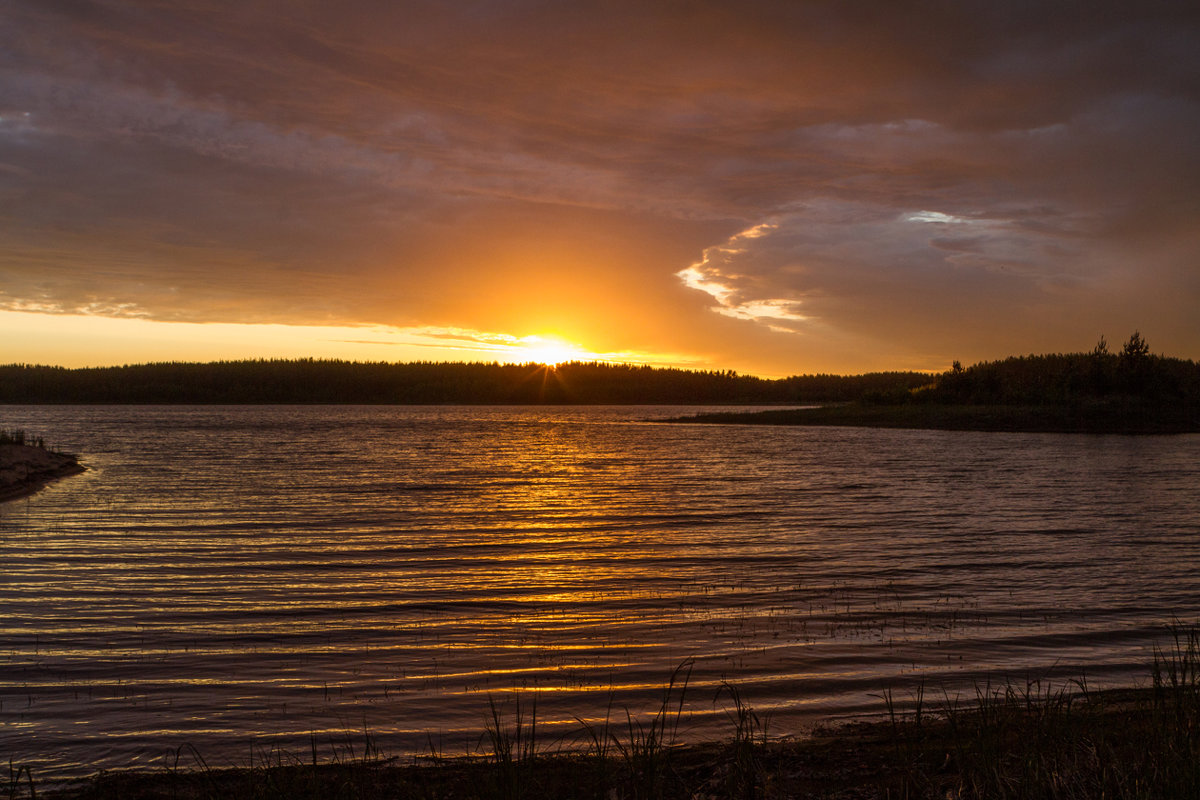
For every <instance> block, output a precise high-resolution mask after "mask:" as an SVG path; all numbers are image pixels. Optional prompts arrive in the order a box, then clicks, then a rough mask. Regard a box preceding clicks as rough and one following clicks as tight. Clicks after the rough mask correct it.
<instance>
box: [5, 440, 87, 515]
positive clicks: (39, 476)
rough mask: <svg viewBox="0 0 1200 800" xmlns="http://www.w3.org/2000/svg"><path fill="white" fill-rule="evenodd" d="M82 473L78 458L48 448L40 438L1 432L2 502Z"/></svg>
mask: <svg viewBox="0 0 1200 800" xmlns="http://www.w3.org/2000/svg"><path fill="white" fill-rule="evenodd" d="M83 470H84V468H83V466H82V465H81V464H80V463H79V459H78V458H77V457H76V456H74V455H72V454H70V453H60V452H58V451H56V450H50V449H47V448H46V444H45V442H44V441H43V440H42V439H40V438H37V439H32V438H30V437H28V436H27V435H26V434H25V432H24V431H0V501H4V500H12V499H14V498H17V497H24V496H25V495H27V494H32V493H33V492H36V491H37V490H38V489H40V488H42V487H43V486H45V485H46V484H47V483H49V482H50V481H52V480H55V479H57V478H64V477H66V476H68V475H76V474H78V473H80V472H83Z"/></svg>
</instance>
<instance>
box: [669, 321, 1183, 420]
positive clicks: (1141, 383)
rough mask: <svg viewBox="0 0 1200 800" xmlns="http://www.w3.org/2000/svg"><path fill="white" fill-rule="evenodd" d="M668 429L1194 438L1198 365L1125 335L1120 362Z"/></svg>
mask: <svg viewBox="0 0 1200 800" xmlns="http://www.w3.org/2000/svg"><path fill="white" fill-rule="evenodd" d="M668 421H669V422H702V423H718V424H755V425H840V426H855V427H870V428H918V429H934V430H963V431H1012V432H1030V433H1042V432H1053V433H1110V434H1170V433H1198V432H1200V365H1197V364H1196V363H1195V362H1193V361H1187V360H1183V359H1179V358H1168V357H1165V356H1157V355H1152V354H1151V353H1150V348H1149V346H1148V345H1147V344H1146V341H1145V340H1144V339H1143V338H1142V337H1141V335H1140V334H1139V333H1138V332H1136V331H1135V332H1134V333H1133V335H1132V336H1131V337H1130V338H1129V341H1127V342H1126V343H1125V345H1124V346H1123V347H1122V349H1121V352H1120V353H1110V352H1109V351H1108V344H1107V342H1106V341H1105V340H1104V338H1103V337H1101V339H1100V341H1099V343H1097V345H1096V347H1095V349H1094V350H1092V352H1090V353H1071V354H1053V355H1040V356H1039V355H1029V356H1019V357H1011V358H1007V359H1003V360H1001V361H991V362H984V363H979V364H975V365H973V366H970V367H967V368H963V366H962V365H961V364H960V363H958V362H957V361H956V362H954V365H953V367H952V368H951V369H950V370H949V371H948V372H945V373H942V374H941V375H931V376H930V379H929V381H928V382H927V383H926V384H924V385H921V386H917V387H912V386H908V385H904V384H897V385H896V386H894V387H892V388H890V389H886V390H882V391H880V390H874V391H869V392H866V393H864V394H863V395H861V396H860V397H859V398H858V399H856V400H853V401H850V402H845V403H836V404H830V405H815V406H811V407H808V408H790V409H777V410H770V411H759V412H722V413H713V414H699V415H693V416H687V417H676V418H674V419H671V420H668Z"/></svg>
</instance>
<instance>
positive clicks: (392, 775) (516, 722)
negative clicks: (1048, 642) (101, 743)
mask: <svg viewBox="0 0 1200 800" xmlns="http://www.w3.org/2000/svg"><path fill="white" fill-rule="evenodd" d="M691 668H692V664H691V662H690V661H687V662H684V663H683V664H681V665H680V666H679V667H678V668H676V670H675V672H674V673H673V674H672V675H671V676H670V679H669V680H668V681H667V683H666V685H665V686H664V688H663V693H662V698H661V701H660V702H659V703H658V706H657V709H656V710H655V711H654V713H652V714H650V715H649V716H648V717H643V718H641V719H638V718H637V717H635V715H633V714H632V712H629V711H627V712H626V717H625V723H624V725H614V724H612V721H611V718H612V714H611V708H610V713H609V715H607V716H606V718H605V720H604V721H603V723H599V724H591V725H588V724H584V726H583V727H584V734H583V736H584V738H583V741H584V742H585V744H586V746H585V747H584V748H583V749H579V748H578V747H576V748H574V749H572V748H570V747H569V746H568V745H566V744H564V743H563V742H562V741H559V742H544V741H542V740H540V739H539V738H538V737H539V730H538V718H537V709H536V698H534V699H532V700H531V702H530V704H529V705H525V704H524V703H523V702H522V699H521V698H520V697H516V698H514V699H513V700H512V701H510V702H507V703H504V704H501V703H497V702H496V701H494V700H492V701H490V702H489V713H488V720H487V722H486V725H485V727H486V729H487V732H486V733H485V741H486V743H487V751H485V752H484V753H483V754H482V755H481V756H476V757H471V758H465V759H464V758H448V759H447V758H438V757H436V756H431V757H428V758H426V759H424V761H423V762H422V763H420V764H418V763H416V762H414V763H412V764H407V765H406V764H401V763H399V761H398V760H397V759H395V758H392V759H387V758H383V757H382V755H381V754H380V753H379V751H378V749H377V748H376V747H375V746H374V744H373V742H372V739H371V737H370V735H369V734H366V738H365V745H364V746H363V747H362V748H361V749H359V748H357V747H355V746H348V747H347V748H346V750H345V753H344V754H343V755H342V756H335V758H334V760H333V761H332V762H324V763H318V760H317V758H316V748H315V744H314V747H313V756H312V759H311V763H304V760H302V759H299V758H295V757H292V756H288V755H287V754H284V753H281V752H278V751H271V752H269V753H265V754H263V753H260V754H259V755H258V756H257V757H254V758H252V760H251V763H250V764H248V765H247V766H245V767H242V768H238V769H230V770H214V769H211V768H210V767H209V765H208V764H207V763H206V762H205V761H204V759H203V757H202V756H201V755H200V754H199V753H198V752H196V751H195V750H194V749H192V748H181V749H180V750H179V751H178V752H177V754H176V763H175V765H174V767H173V768H172V769H170V770H167V771H166V772H165V774H158V775H146V774H141V775H139V774H136V773H109V774H104V775H100V776H97V777H96V778H93V779H92V780H91V781H90V782H89V783H88V784H87V785H85V786H83V787H80V788H78V789H76V790H72V791H71V792H70V793H69V794H66V795H59V796H63V797H66V796H69V797H77V798H82V799H83V800H109V799H110V798H122V800H125V798H130V800H137V799H143V800H144V799H146V798H164V799H166V798H169V799H170V800H185V799H191V798H194V799H195V800H210V798H211V800H240V799H241V798H254V799H255V800H273V798H345V799H346V800H376V799H377V798H385V797H386V798H400V799H401V800H434V798H441V799H443V800H450V799H451V798H462V799H463V800H488V799H490V798H529V799H530V800H540V799H541V798H547V799H549V798H554V800H574V799H578V800H647V799H650V798H653V800H675V799H676V798H680V799H681V800H682V799H683V798H691V799H692V800H718V799H721V798H734V799H736V800H776V799H777V798H790V797H812V798H829V799H831V800H832V798H851V797H853V798H881V799H882V800H898V799H899V798H906V799H912V800H933V798H937V800H946V798H951V799H952V800H983V799H984V798H988V800H991V799H992V798H995V799H996V800H1009V799H1015V798H1021V799H1022V800H1042V799H1043V798H1044V799H1045V800H1051V798H1053V799H1054V800H1084V798H1089V799H1090V798H1100V797H1103V798H1112V800H1150V799H1151V798H1155V799H1156V800H1157V799H1161V798H1200V631H1197V630H1195V629H1190V630H1189V629H1183V628H1179V627H1177V628H1175V629H1174V630H1173V631H1172V633H1171V636H1170V638H1169V640H1168V641H1167V643H1166V644H1165V645H1164V646H1162V647H1160V648H1157V649H1156V650H1155V653H1154V659H1153V664H1152V665H1151V683H1150V685H1149V686H1146V687H1144V688H1141V689H1125V690H1109V691H1096V690H1095V689H1093V688H1092V687H1091V686H1090V685H1089V684H1088V682H1087V680H1086V679H1085V678H1079V679H1076V680H1073V681H1067V682H1062V683H1051V682H1047V681H1043V680H1039V679H1027V680H1004V681H1001V682H998V683H991V682H987V683H984V684H982V685H979V686H976V687H975V688H974V691H973V693H970V694H968V695H967V696H966V697H963V696H959V695H955V696H950V695H949V694H948V693H945V692H943V695H942V700H941V702H940V703H931V702H930V701H929V700H928V698H927V694H928V692H927V690H926V687H925V686H924V684H918V685H917V687H916V689H915V690H914V694H913V696H912V698H911V702H908V703H905V704H903V706H904V707H903V708H902V707H901V706H902V704H901V703H899V702H897V701H896V699H895V698H894V697H893V694H892V693H891V691H890V690H889V691H885V692H884V693H883V695H881V699H882V700H883V705H884V708H885V709H886V712H887V716H886V717H885V718H884V719H883V720H882V721H880V722H876V723H854V724H851V725H847V726H843V727H840V728H832V729H824V730H819V731H816V732H814V733H813V735H811V736H807V737H805V738H802V739H795V740H791V739H785V740H772V739H771V738H770V737H769V736H768V735H767V721H766V720H765V719H764V718H763V717H761V716H760V715H759V714H758V713H757V712H756V711H755V710H754V709H753V708H752V707H751V706H750V704H749V703H748V701H747V699H746V698H745V697H744V695H743V693H742V691H741V689H739V688H738V687H737V686H735V685H733V684H730V683H726V684H723V685H722V687H721V688H720V690H719V691H718V692H717V695H716V697H715V698H714V703H721V704H724V705H725V707H726V711H727V714H728V717H729V719H730V722H731V725H732V731H731V734H730V737H729V738H728V739H727V740H726V741H724V742H720V743H716V744H710V745H690V746H680V745H679V744H678V739H679V732H680V727H681V725H682V722H683V720H684V718H685V716H686V715H685V712H684V709H685V702H684V701H685V694H687V693H688V691H689V688H688V684H689V680H690V677H691ZM577 741H578V740H577ZM4 786H5V792H6V793H7V797H8V800H17V798H22V800H23V799H24V798H26V797H28V798H30V800H33V798H36V797H39V796H42V797H53V796H55V795H54V793H52V792H41V791H39V790H37V787H36V786H35V781H34V775H33V773H32V772H31V771H30V770H29V769H28V768H27V767H22V766H19V765H15V764H10V766H9V775H8V780H7V782H6V783H5V784H4Z"/></svg>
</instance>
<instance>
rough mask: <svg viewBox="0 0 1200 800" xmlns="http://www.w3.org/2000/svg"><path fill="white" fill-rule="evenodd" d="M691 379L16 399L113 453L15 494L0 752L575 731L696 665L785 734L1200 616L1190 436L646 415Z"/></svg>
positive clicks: (1101, 679) (384, 746)
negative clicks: (388, 402) (516, 390)
mask: <svg viewBox="0 0 1200 800" xmlns="http://www.w3.org/2000/svg"><path fill="white" fill-rule="evenodd" d="M698 410H700V409H689V408H680V407H552V408H542V407H537V408H530V407H375V406H371V407H361V406H353V407H343V406H337V407H331V406H323V407H313V406H283V407H281V406H237V407H233V406H218V407H164V406H146V407H130V406H116V407H80V406H69V407H68V406H42V407H34V406H6V407H0V426H2V427H5V428H24V429H26V430H28V431H29V432H30V433H32V434H35V435H41V436H45V438H46V439H47V441H48V443H49V444H51V445H54V446H58V447H60V448H63V449H67V450H70V451H73V452H78V453H79V454H80V456H81V460H82V461H83V463H85V464H86V465H87V466H88V467H89V471H88V472H86V473H85V474H83V475H80V476H77V477H72V478H68V479H65V480H62V481H59V482H57V483H55V484H53V485H51V486H50V487H48V488H46V489H44V490H43V491H41V492H40V493H38V494H36V495H34V496H32V497H29V498H26V499H22V500H18V501H15V502H10V503H5V504H2V505H0V565H2V567H3V570H2V575H0V631H2V632H0V758H3V759H9V758H12V759H13V760H14V762H16V763H17V764H27V765H29V766H31V768H32V769H33V771H34V775H35V776H36V777H38V778H39V779H45V778H47V777H49V778H63V777H71V776H78V775H80V774H86V773H90V772H94V771H96V770H98V769H100V768H118V767H143V768H153V767H164V766H171V765H172V764H173V763H174V761H175V759H176V756H177V754H181V759H180V763H181V764H185V765H194V763H195V762H194V761H193V760H192V759H193V756H192V755H191V752H192V751H191V750H190V749H189V748H188V746H191V747H194V748H196V750H197V751H199V752H200V753H201V754H202V755H203V756H204V758H205V759H206V760H207V761H208V763H209V764H211V765H218V764H221V765H224V764H244V763H247V762H249V761H250V759H251V758H253V759H254V760H255V761H258V760H259V759H261V758H262V757H263V756H264V755H269V754H271V753H272V752H274V753H276V754H278V753H279V752H281V751H282V752H286V753H294V754H298V755H299V756H300V757H302V758H304V759H306V760H307V759H308V758H310V755H309V754H310V751H311V748H313V747H315V748H316V749H317V750H318V752H319V754H320V755H322V756H325V757H328V756H329V755H330V754H333V753H343V754H345V753H348V752H350V748H356V749H355V752H357V753H361V750H362V747H363V743H364V740H365V739H366V738H367V737H370V739H371V741H372V742H373V744H374V746H376V747H378V748H379V749H381V750H382V751H383V752H384V753H388V754H401V755H412V754H419V753H430V752H434V753H439V754H445V755H453V754H461V753H465V752H479V751H480V750H481V749H482V748H485V747H486V744H485V740H483V739H481V736H482V734H483V730H484V724H485V719H486V718H487V716H488V715H489V713H490V711H489V702H491V703H495V705H496V707H497V709H498V710H499V711H500V713H502V714H505V715H506V716H507V717H508V718H509V719H511V718H513V717H514V716H515V714H516V712H517V709H518V706H519V707H520V710H521V712H522V714H523V715H525V718H526V719H528V718H529V716H530V714H531V713H532V712H533V706H534V705H535V704H536V716H537V723H538V737H539V739H540V740H541V741H542V742H543V743H544V745H545V746H546V747H550V748H552V747H556V746H558V745H559V743H562V744H563V745H564V746H570V745H571V744H572V743H576V744H582V741H580V740H579V739H578V738H574V737H577V736H578V734H579V731H580V727H581V724H580V721H581V720H582V721H584V722H586V723H587V724H589V725H592V726H593V727H594V728H600V727H602V726H603V724H604V720H605V718H606V716H607V717H608V718H609V719H610V722H611V725H612V727H613V728H614V729H619V730H621V731H624V730H625V727H626V725H627V722H626V712H627V711H628V712H629V714H630V715H631V716H633V717H634V718H644V717H643V715H645V714H649V713H653V712H654V711H656V710H657V709H658V707H659V704H660V703H661V700H662V696H663V691H664V687H665V685H666V684H667V683H668V681H669V680H670V679H671V676H672V673H673V672H675V671H676V670H677V669H680V668H681V667H682V670H681V671H680V673H679V677H680V678H682V677H683V676H684V675H687V686H686V691H684V692H683V711H684V715H683V717H681V724H680V734H681V736H682V737H683V738H686V739H692V740H699V739H707V738H718V737H723V736H727V735H729V733H731V732H732V723H731V721H730V720H729V718H728V714H727V711H728V707H729V695H728V693H727V692H726V693H722V692H721V691H720V689H721V686H722V684H723V682H729V683H731V684H733V685H735V686H736V687H737V688H738V691H739V692H740V693H741V695H742V697H743V698H744V700H745V701H746V702H748V703H749V704H750V705H752V706H753V707H754V708H755V709H756V710H757V711H758V712H759V713H760V715H763V716H765V715H767V714H769V715H770V720H771V722H770V728H769V732H771V733H773V734H788V733H797V732H802V731H803V730H804V729H805V728H806V726H811V725H812V724H814V723H815V722H817V721H820V720H825V719H829V718H835V717H836V718H841V717H847V716H853V715H859V714H878V713H880V712H881V711H882V709H883V700H882V695H883V693H884V692H885V691H890V692H892V693H893V696H894V697H895V698H896V700H897V701H905V700H906V699H910V698H912V697H913V696H915V694H916V692H917V691H918V690H917V687H918V686H920V685H922V684H923V685H924V686H925V687H926V689H925V694H926V697H927V698H929V699H932V700H938V699H940V698H942V697H943V696H953V695H954V694H955V693H958V692H962V693H964V694H966V695H967V696H973V694H974V687H976V686H982V685H986V682H987V681H989V680H990V681H991V682H992V684H993V685H994V684H995V683H996V682H997V681H1000V680H1004V679H1005V677H1006V676H1007V678H1008V679H1014V680H1018V681H1020V682H1021V683H1022V685H1023V684H1024V681H1025V680H1026V679H1038V678H1053V679H1057V680H1059V681H1064V680H1068V679H1071V678H1078V677H1080V676H1081V675H1082V676H1086V679H1087V681H1088V683H1089V685H1092V686H1097V687H1099V686H1107V685H1116V684H1126V683H1133V682H1136V681H1139V680H1141V681H1144V680H1145V679H1146V676H1147V674H1148V664H1149V663H1150V661H1151V659H1152V654H1153V647H1154V645H1155V643H1156V642H1158V643H1160V644H1163V643H1165V642H1166V639H1165V638H1164V637H1166V636H1168V629H1169V626H1170V625H1171V624H1172V623H1173V622H1178V623H1181V624H1185V625H1190V624H1195V623H1196V622H1197V619H1198V618H1200V436H1197V435H1184V436H1147V437H1122V436H1088V435H1066V434H1016V433H970V432H951V431H908V430H876V429H862V428H800V427H781V428H772V427H760V426H714V425H686V424H685V425H664V424H661V423H655V422H653V421H652V420H654V419H661V418H666V417H672V416H678V415H680V414H683V413H688V412H691V411H698ZM676 699H678V695H676ZM180 748H184V749H183V750H180Z"/></svg>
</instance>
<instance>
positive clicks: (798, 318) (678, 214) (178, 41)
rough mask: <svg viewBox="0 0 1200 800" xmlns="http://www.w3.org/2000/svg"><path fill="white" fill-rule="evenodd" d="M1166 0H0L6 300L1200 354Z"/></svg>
mask: <svg viewBox="0 0 1200 800" xmlns="http://www.w3.org/2000/svg"><path fill="white" fill-rule="evenodd" d="M1192 5H1193V4H1186V3H1182V2H1164V3H1156V4H1149V5H1146V4H1143V5H1140V6H1135V5H1133V4H1128V3H1118V2H1100V3H1098V4H1092V5H1090V6H1089V7H1088V8H1087V9H1086V10H1080V9H1074V8H1073V7H1067V6H1064V7H1055V8H1048V7H1046V6H1045V4H1040V3H1032V2H1028V3H1025V2H1021V3H1005V4H995V3H985V2H982V0H980V2H970V1H969V2H962V3H954V4H943V3H917V4H916V5H913V4H896V3H892V2H882V0H880V2H867V3H855V4H849V5H848V4H827V3H796V2H782V1H781V2H765V1H763V2H751V3H745V4H741V5H739V6H738V7H737V8H734V7H732V6H729V5H728V4H724V3H715V2H713V3H707V2H700V3H691V4H688V5H687V7H686V8H683V7H680V6H674V5H671V4H665V5H664V4H644V3H632V2H629V3H624V2H617V3H603V4H599V3H589V2H582V3H571V4H547V3H544V2H535V1H534V0H528V1H527V2H522V1H518V2H482V1H481V2H471V3H461V4H445V3H434V2H417V1H416V0H405V2H372V1H369V0H355V1H354V2H346V3H339V4H337V5H336V6H331V5H323V4H305V5H302V6H297V7H294V8H292V9H291V10H290V12H289V13H288V14H286V15H281V14H279V13H278V8H277V6H274V5H272V4H267V3H257V2H251V3H243V4H239V6H238V7H237V9H231V8H230V7H229V6H228V5H227V4H218V3H212V2H208V1H207V0H176V1H175V2H170V3H167V2H149V3H139V4H127V3H119V2H110V1H109V0H75V2H70V3H54V4H46V3H40V2H33V0H16V1H15V2H12V3H10V4H9V6H8V7H7V8H6V14H7V15H8V18H7V20H6V25H5V26H4V27H3V30H0V221H2V223H3V224H2V225H0V248H2V251H0V252H2V255H0V307H7V308H10V309H17V308H31V309H32V308H36V309H42V310H45V311H57V312H62V313H73V312H79V311H86V312H87V313H93V314H106V315H115V316H130V315H132V316H144V317H147V318H152V319H164V320H191V321H211V320H220V321H226V322H236V321H242V322H282V323H335V324H383V325H398V326H417V327H419V326H431V327H439V326H440V327H446V328H455V327H461V328H463V329H469V330H497V331H500V330H505V331H510V332H511V335H513V336H517V337H520V336H525V335H532V334H533V333H535V332H536V330H541V329H545V328H548V327H552V326H553V327H564V328H565V327H572V326H573V328H574V329H575V330H576V332H577V333H578V335H580V336H585V335H586V336H589V337H597V338H598V339H600V340H603V341H592V340H589V341H587V344H588V346H589V347H590V348H592V349H595V350H612V351H624V350H645V351H647V352H662V351H671V352H694V351H695V349H697V348H698V349H701V350H703V351H705V352H708V353H710V354H711V356H712V358H714V359H731V360H732V362H731V363H732V364H733V365H737V366H739V367H742V366H744V365H748V364H751V363H761V364H764V365H765V364H766V361H767V360H769V361H770V363H771V365H772V366H771V367H770V368H771V369H772V370H773V371H776V372H777V371H781V370H786V369H788V368H789V367H790V365H795V368H796V369H803V368H805V365H811V366H812V367H814V368H816V367H829V368H838V367H837V365H836V364H833V363H831V362H829V361H828V360H823V359H826V357H825V356H824V355H818V354H815V353H814V348H813V343H814V342H818V341H819V342H820V343H821V348H822V352H828V353H834V352H836V353H838V354H839V355H838V358H840V359H842V361H841V362H839V363H842V364H845V365H846V366H845V367H844V368H846V369H853V368H858V367H864V366H883V365H885V364H886V363H888V360H889V359H892V360H903V359H908V360H909V361H910V362H915V361H920V360H922V359H925V360H926V363H929V364H930V365H936V364H937V363H940V362H938V361H937V359H940V358H946V357H949V356H950V355H951V352H952V351H953V354H954V357H958V358H971V357H974V356H980V357H983V356H987V355H1002V354H1004V353H1007V352H1010V351H1011V350H1012V349H1013V348H1014V347H1016V346H1021V347H1031V348H1032V347H1047V348H1053V349H1063V348H1067V347H1069V346H1070V344H1071V341H1073V340H1070V337H1071V336H1074V335H1077V334H1076V333H1075V332H1074V329H1078V328H1080V327H1083V328H1086V329H1087V337H1088V338H1089V339H1090V338H1094V336H1095V335H1096V333H1097V331H1095V328H1097V327H1101V328H1104V329H1110V330H1111V329H1112V328H1113V326H1118V325H1120V326H1126V325H1128V324H1129V323H1130V322H1131V321H1132V323H1133V325H1134V326H1136V325H1137V324H1140V323H1139V321H1138V320H1136V319H1132V317H1134V316H1135V315H1141V317H1142V318H1143V319H1144V318H1146V317H1149V318H1151V319H1154V320H1158V321H1159V323H1160V324H1161V326H1162V330H1161V331H1160V332H1159V338H1158V339H1157V340H1156V341H1162V342H1163V346H1164V347H1173V348H1175V349H1176V350H1179V351H1181V352H1184V353H1189V354H1195V355H1197V356H1200V333H1198V332H1197V331H1196V329H1195V326H1194V324H1191V323H1189V322H1188V321H1187V319H1188V313H1187V311H1186V309H1187V308H1194V307H1195V305H1196V304H1197V301H1200V296H1198V295H1197V285H1196V281H1195V267H1194V264H1195V257H1196V255H1197V253H1198V250H1197V241H1196V239H1197V233H1196V225H1195V219H1196V218H1197V213H1198V212H1200V207H1198V206H1197V200H1196V198H1197V197H1200V191H1198V189H1200V150H1198V149H1197V148H1196V147H1195V144H1194V132H1195V131H1196V130H1197V129H1200V88H1198V87H1200V55H1198V54H1200V19H1198V17H1200V12H1198V11H1197V10H1196V9H1194V8H1193V7H1192ZM752 232H753V233H752ZM697 290H698V291H697ZM1156 296H1157V297H1158V299H1156ZM714 311H716V312H717V313H713V312H714ZM614 319H615V320H617V322H616V324H613V323H612V322H607V321H606V320H614ZM1014 325H1017V326H1019V327H1018V328H1016V329H1014ZM1142 327H1143V328H1147V327H1148V323H1146V324H1142ZM535 329H536V330H535ZM1118 335H1120V334H1118V333H1115V332H1114V333H1113V336H1114V338H1115V337H1116V336H1118ZM839 336H840V337H842V338H841V339H838V337H839ZM951 339H953V340H955V341H956V342H957V341H961V342H962V343H963V344H964V345H965V346H967V347H968V348H969V352H968V351H965V350H963V349H962V348H961V347H950V346H949V345H947V341H948V340H951ZM606 342H607V343H606ZM839 342H840V343H839ZM685 343H686V344H688V345H689V346H684V345H685ZM693 345H694V347H693ZM830 358H832V356H831V357H830Z"/></svg>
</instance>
